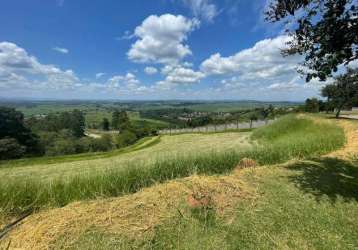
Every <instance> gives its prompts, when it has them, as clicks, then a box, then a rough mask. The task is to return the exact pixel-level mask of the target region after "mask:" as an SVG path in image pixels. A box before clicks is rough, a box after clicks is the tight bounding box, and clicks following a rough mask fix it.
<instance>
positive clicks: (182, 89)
mask: <svg viewBox="0 0 358 250" xmlns="http://www.w3.org/2000/svg"><path fill="white" fill-rule="evenodd" d="M267 4H268V0H131V1H124V0H123V1H122V0H121V1H118V0H105V1H103V0H102V1H100V0H91V1H88V0H71V1H70V0H46V1H44V0H27V1H23V0H2V1H1V4H0V98H16V99H19V98H20V99H21V98H26V99H29V98H30V99H116V100H158V99H161V100H167V99H171V100H172V99H183V100H184V99H185V100H189V99H190V100H261V101H302V100H304V99H306V98H308V97H312V96H317V95H318V94H319V89H320V88H321V87H322V84H324V83H322V82H318V81H312V82H310V83H305V81H304V78H303V77H302V76H301V75H300V74H298V73H297V67H298V66H299V63H300V62H302V57H300V56H289V57H283V56H282V55H281V53H280V51H281V49H283V48H284V47H285V46H286V42H287V41H289V39H290V38H289V37H287V36H286V35H285V34H284V32H282V31H283V27H282V25H280V24H272V23H267V22H265V20H264V14H263V12H264V10H265V7H266V6H267Z"/></svg>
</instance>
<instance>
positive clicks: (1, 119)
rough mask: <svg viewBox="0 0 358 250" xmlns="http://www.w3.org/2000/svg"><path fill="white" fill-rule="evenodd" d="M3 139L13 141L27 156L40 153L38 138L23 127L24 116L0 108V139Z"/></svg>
mask: <svg viewBox="0 0 358 250" xmlns="http://www.w3.org/2000/svg"><path fill="white" fill-rule="evenodd" d="M5 138H7V139H10V138H13V139H15V141H16V143H18V144H20V145H21V146H23V147H24V150H25V153H27V154H38V153H40V147H39V141H38V137H37V136H36V135H35V134H33V133H32V131H31V130H30V129H28V128H27V127H26V126H25V123H24V115H23V114H22V113H21V112H19V111H16V110H15V109H13V108H7V107H0V139H5ZM11 144H12V145H14V142H13V141H11ZM2 145H3V146H4V144H2Z"/></svg>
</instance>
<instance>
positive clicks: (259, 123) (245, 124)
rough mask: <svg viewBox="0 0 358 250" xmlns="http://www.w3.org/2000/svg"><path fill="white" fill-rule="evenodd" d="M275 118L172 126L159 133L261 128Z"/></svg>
mask: <svg viewBox="0 0 358 250" xmlns="http://www.w3.org/2000/svg"><path fill="white" fill-rule="evenodd" d="M273 121H274V120H266V121H262V120H260V121H253V122H252V123H251V122H236V123H229V124H218V125H208V126H203V127H196V128H171V129H162V130H159V131H158V132H159V134H161V135H166V134H184V133H198V132H200V133H212V132H223V131H226V130H233V129H250V128H259V127H262V126H265V125H267V124H270V123H272V122H273Z"/></svg>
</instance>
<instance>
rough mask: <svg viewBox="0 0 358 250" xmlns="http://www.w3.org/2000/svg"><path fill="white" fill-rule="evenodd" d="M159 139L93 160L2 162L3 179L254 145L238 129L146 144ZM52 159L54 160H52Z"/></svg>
mask: <svg viewBox="0 0 358 250" xmlns="http://www.w3.org/2000/svg"><path fill="white" fill-rule="evenodd" d="M156 141H158V142H159V143H156V144H155V145H153V146H150V147H145V148H144V149H140V150H137V148H136V147H133V148H132V150H128V151H125V152H124V153H122V151H120V150H119V152H118V153H117V154H118V156H117V155H116V152H109V153H102V154H94V155H93V154H92V155H93V156H92V157H94V158H99V159H91V154H85V155H79V156H76V155H74V156H65V157H57V158H47V159H42V158H40V159H29V160H27V161H25V160H19V161H9V162H8V163H3V164H1V165H0V178H1V179H4V178H5V177H6V179H8V180H10V181H15V180H16V179H18V178H21V179H23V178H26V179H28V178H36V179H42V180H51V179H54V178H63V179H65V178H67V177H72V176H76V175H82V174H86V175H87V174H92V173H93V174H98V173H99V172H105V171H109V170H118V169H121V168H124V167H126V166H128V165H131V164H134V163H135V164H136V165H141V166H143V167H145V166H148V165H151V164H153V163H154V162H156V161H159V160H161V159H166V158H173V157H180V156H183V157H185V156H188V155H193V154H201V153H205V152H210V151H213V152H224V151H231V150H243V149H247V148H249V147H250V146H251V144H250V142H249V133H235V132H233V133H217V134H183V135H174V136H169V135H165V136H160V137H157V138H151V139H150V140H146V141H145V142H144V143H145V144H146V143H150V142H156ZM145 144H144V146H145ZM138 145H141V143H140V144H138ZM52 159H53V161H54V162H51V160H52ZM71 159H72V162H71ZM46 160H47V161H49V164H46ZM37 161H39V162H37ZM56 161H57V162H56ZM62 161H64V162H62ZM37 163H39V164H37ZM13 166H15V167H13Z"/></svg>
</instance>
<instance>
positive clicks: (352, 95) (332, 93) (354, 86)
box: [322, 69, 358, 118]
mask: <svg viewBox="0 0 358 250" xmlns="http://www.w3.org/2000/svg"><path fill="white" fill-rule="evenodd" d="M322 96H324V97H327V99H328V100H327V102H328V103H331V104H332V105H333V106H334V107H335V108H336V110H337V113H336V117H337V118H338V117H339V115H340V112H341V110H342V108H343V107H345V106H352V105H353V104H354V101H355V100H356V99H357V98H358V69H348V72H347V73H346V74H343V75H340V76H338V77H336V81H335V82H334V83H333V84H329V85H326V86H325V87H324V88H323V89H322Z"/></svg>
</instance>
